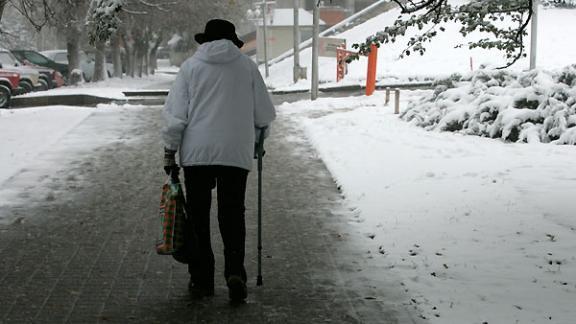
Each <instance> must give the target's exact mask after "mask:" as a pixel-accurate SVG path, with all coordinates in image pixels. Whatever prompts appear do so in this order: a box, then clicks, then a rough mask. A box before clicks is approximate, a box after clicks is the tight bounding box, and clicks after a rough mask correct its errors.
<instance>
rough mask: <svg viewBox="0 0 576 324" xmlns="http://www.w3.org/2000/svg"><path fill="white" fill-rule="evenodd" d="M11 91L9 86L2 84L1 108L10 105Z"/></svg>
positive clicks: (0, 90)
mask: <svg viewBox="0 0 576 324" xmlns="http://www.w3.org/2000/svg"><path fill="white" fill-rule="evenodd" d="M10 96H11V91H10V89H8V87H7V86H4V85H0V108H8V107H10Z"/></svg>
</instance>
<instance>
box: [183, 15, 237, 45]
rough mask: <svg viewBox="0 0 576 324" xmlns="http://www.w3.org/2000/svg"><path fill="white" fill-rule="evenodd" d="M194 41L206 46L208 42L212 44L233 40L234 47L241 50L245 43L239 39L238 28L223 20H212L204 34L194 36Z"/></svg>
mask: <svg viewBox="0 0 576 324" xmlns="http://www.w3.org/2000/svg"><path fill="white" fill-rule="evenodd" d="M194 39H195V40H196V41H197V42H198V44H204V43H206V42H211V41H215V40H219V39H228V40H231V41H232V42H233V43H234V45H236V46H238V48H241V47H242V46H243V45H244V42H243V41H241V40H240V39H238V36H237V35H236V28H235V27H234V24H232V23H231V22H229V21H227V20H223V19H212V20H210V21H209V22H207V23H206V27H204V33H199V34H196V35H195V36H194Z"/></svg>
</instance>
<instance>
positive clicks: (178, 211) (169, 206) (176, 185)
mask: <svg viewBox="0 0 576 324" xmlns="http://www.w3.org/2000/svg"><path fill="white" fill-rule="evenodd" d="M160 221H161V236H160V239H159V240H158V242H157V243H156V252H157V253H158V254H162V255H175V254H179V253H182V251H183V250H184V249H185V237H184V236H185V231H186V212H185V200H184V193H183V191H182V185H181V184H180V181H179V180H178V179H177V178H176V179H175V178H173V177H172V176H169V177H168V179H167V180H166V182H165V183H164V186H162V195H161V197H160ZM178 261H180V260H178ZM180 262H182V261H180Z"/></svg>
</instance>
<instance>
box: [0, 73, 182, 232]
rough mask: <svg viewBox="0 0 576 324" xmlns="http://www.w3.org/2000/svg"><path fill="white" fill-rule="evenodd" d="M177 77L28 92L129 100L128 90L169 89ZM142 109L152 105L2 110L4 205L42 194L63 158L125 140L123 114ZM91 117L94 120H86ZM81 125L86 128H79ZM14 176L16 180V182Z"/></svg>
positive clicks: (0, 201) (0, 197) (0, 188)
mask: <svg viewBox="0 0 576 324" xmlns="http://www.w3.org/2000/svg"><path fill="white" fill-rule="evenodd" d="M174 78H175V75H174V74H162V73H157V74H155V75H153V76H150V77H145V78H124V79H109V80H107V81H103V82H97V83H85V84H82V85H79V86H75V87H62V88H57V89H52V90H48V91H42V92H34V93H30V94H27V96H52V95H63V94H89V95H95V96H100V97H109V98H117V99H124V98H125V97H124V95H123V94H122V91H124V90H127V89H146V88H148V89H151V88H164V89H165V88H167V87H168V86H169V85H170V82H171V81H172V80H173V79H174ZM137 109H148V108H147V107H145V106H134V105H124V106H116V105H99V106H98V107H96V108H94V107H72V106H47V107H32V108H23V109H0V148H1V152H2V153H1V154H0V207H2V206H6V205H10V204H20V203H23V202H27V200H28V199H29V198H30V197H31V195H32V193H31V192H32V191H34V190H39V191H40V193H39V194H40V195H42V194H43V193H42V192H41V191H42V190H44V189H43V188H42V185H41V184H42V182H43V181H44V180H45V179H47V175H49V174H51V173H52V172H53V171H54V170H57V169H58V168H60V167H62V164H63V163H65V162H70V161H71V159H72V158H73V157H74V156H75V155H77V154H90V152H91V150H92V149H95V148H97V147H99V146H102V145H105V144H108V143H110V142H114V141H118V140H119V138H120V139H121V138H122V134H121V130H122V123H124V122H126V120H127V118H128V117H125V116H124V115H126V114H125V112H127V111H128V110H130V111H133V110H137ZM88 119H90V122H86V120H88ZM85 128H87V129H88V130H86V129H85ZM78 129H85V131H83V132H77V130H78ZM118 132H120V133H118ZM15 176H17V178H18V179H17V181H11V180H13V177H15ZM37 193H38V192H37ZM44 194H45V193H44ZM49 195H50V194H49ZM48 199H49V197H48ZM2 221H3V220H2V215H0V222H2Z"/></svg>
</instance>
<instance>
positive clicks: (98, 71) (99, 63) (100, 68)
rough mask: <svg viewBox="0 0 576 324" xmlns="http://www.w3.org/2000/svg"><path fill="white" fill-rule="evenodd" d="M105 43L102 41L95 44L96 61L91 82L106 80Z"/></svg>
mask: <svg viewBox="0 0 576 324" xmlns="http://www.w3.org/2000/svg"><path fill="white" fill-rule="evenodd" d="M105 50H106V43H105V42H103V41H98V42H96V60H95V62H94V76H93V77H92V81H93V82H96V81H103V80H106V52H105Z"/></svg>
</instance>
